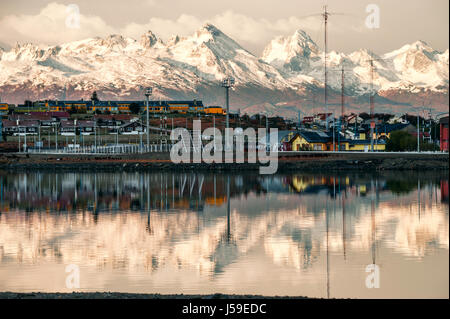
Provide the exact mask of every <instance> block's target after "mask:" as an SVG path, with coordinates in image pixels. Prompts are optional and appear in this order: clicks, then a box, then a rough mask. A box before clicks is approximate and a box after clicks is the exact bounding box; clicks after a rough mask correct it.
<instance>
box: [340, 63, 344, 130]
mask: <svg viewBox="0 0 450 319" xmlns="http://www.w3.org/2000/svg"><path fill="white" fill-rule="evenodd" d="M344 71H345V70H344V64H342V70H341V72H342V73H341V117H342V121H344V114H345V109H344V108H345V98H344V87H345V85H344Z"/></svg>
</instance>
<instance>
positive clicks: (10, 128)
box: [2, 120, 19, 135]
mask: <svg viewBox="0 0 450 319" xmlns="http://www.w3.org/2000/svg"><path fill="white" fill-rule="evenodd" d="M2 132H3V133H5V134H6V135H16V133H18V132H19V127H18V126H17V122H16V121H12V120H2Z"/></svg>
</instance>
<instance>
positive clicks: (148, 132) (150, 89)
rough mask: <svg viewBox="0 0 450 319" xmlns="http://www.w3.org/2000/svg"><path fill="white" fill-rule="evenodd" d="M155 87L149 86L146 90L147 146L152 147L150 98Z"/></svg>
mask: <svg viewBox="0 0 450 319" xmlns="http://www.w3.org/2000/svg"><path fill="white" fill-rule="evenodd" d="M152 93H153V89H152V88H151V87H149V88H147V89H146V90H145V97H146V108H147V147H150V126H149V114H148V112H149V109H148V108H149V98H150V95H152Z"/></svg>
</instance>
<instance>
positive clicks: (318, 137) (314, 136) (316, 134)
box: [298, 131, 330, 143]
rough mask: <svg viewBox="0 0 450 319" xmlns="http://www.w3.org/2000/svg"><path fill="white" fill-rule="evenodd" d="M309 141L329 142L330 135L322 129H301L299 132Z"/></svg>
mask: <svg viewBox="0 0 450 319" xmlns="http://www.w3.org/2000/svg"><path fill="white" fill-rule="evenodd" d="M298 133H299V134H300V136H302V137H303V138H304V139H305V140H306V141H307V142H308V143H327V142H328V141H329V140H330V137H329V135H328V134H327V133H325V132H320V131H300V132H298Z"/></svg>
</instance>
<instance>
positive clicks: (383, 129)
mask: <svg viewBox="0 0 450 319" xmlns="http://www.w3.org/2000/svg"><path fill="white" fill-rule="evenodd" d="M396 131H404V132H408V133H410V134H414V133H416V131H417V129H416V128H415V127H414V126H413V125H411V124H409V123H406V124H402V123H396V124H379V125H377V126H376V127H375V130H374V133H373V138H374V139H389V138H390V137H391V133H392V132H396ZM416 134H417V133H416Z"/></svg>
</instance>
